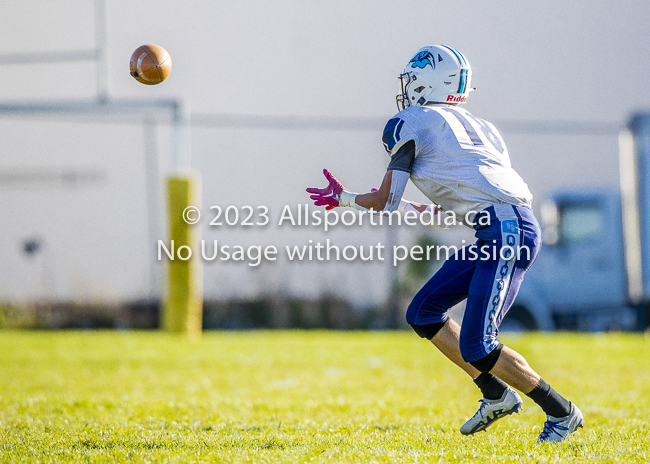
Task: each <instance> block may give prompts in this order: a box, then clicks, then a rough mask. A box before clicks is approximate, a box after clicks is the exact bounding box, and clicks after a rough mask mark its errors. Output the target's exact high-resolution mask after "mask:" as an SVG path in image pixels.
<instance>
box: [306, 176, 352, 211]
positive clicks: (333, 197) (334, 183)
mask: <svg viewBox="0 0 650 464" xmlns="http://www.w3.org/2000/svg"><path fill="white" fill-rule="evenodd" d="M323 175H324V176H325V179H327V182H328V184H327V187H325V188H322V189H319V188H313V187H310V188H308V189H307V192H308V193H311V194H313V195H311V196H310V197H309V198H311V199H312V200H314V205H316V206H325V209H333V208H336V207H337V206H339V198H340V197H341V192H342V191H343V190H345V188H344V187H343V184H341V183H340V182H339V181H338V180H337V178H336V177H334V176H333V175H332V173H331V172H329V171H328V170H327V169H323Z"/></svg>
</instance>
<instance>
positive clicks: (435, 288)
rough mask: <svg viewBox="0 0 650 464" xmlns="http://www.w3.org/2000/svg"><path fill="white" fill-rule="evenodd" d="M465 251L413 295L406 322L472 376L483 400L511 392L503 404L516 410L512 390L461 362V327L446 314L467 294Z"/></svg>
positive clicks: (470, 270)
mask: <svg viewBox="0 0 650 464" xmlns="http://www.w3.org/2000/svg"><path fill="white" fill-rule="evenodd" d="M467 248H468V247H466V249H465V253H463V252H462V250H460V251H459V252H458V253H456V254H455V255H454V256H452V257H450V258H449V259H448V260H447V261H445V263H444V265H443V266H442V268H440V270H439V271H438V272H437V273H436V274H435V275H434V276H433V277H432V278H431V279H430V280H429V281H428V282H427V283H426V284H425V285H424V287H422V289H421V290H420V291H419V292H418V293H417V295H415V297H414V298H413V301H412V302H411V304H410V305H409V308H408V311H407V313H406V320H407V322H408V323H409V324H411V326H412V327H413V329H414V330H415V331H416V333H417V334H418V335H420V336H421V337H422V338H426V339H428V340H430V341H431V343H433V345H434V346H435V347H436V348H438V349H439V350H440V351H441V352H442V353H443V354H444V355H445V356H446V357H447V358H449V359H450V360H451V361H452V362H454V363H455V364H456V365H458V366H459V367H460V368H461V369H463V370H464V371H465V372H466V373H467V374H468V375H469V376H470V377H472V379H473V380H474V383H476V385H477V386H478V387H479V389H480V390H481V393H482V394H483V398H484V400H487V401H491V400H498V399H500V398H502V397H503V396H504V392H506V390H510V391H511V392H512V393H511V394H510V395H508V401H509V402H512V403H513V404H508V405H506V406H508V408H507V409H508V410H511V409H513V408H514V409H517V408H515V406H516V405H517V404H519V405H520V404H521V400H520V399H519V400H518V401H514V402H513V401H512V400H513V399H517V398H518V395H517V394H516V393H515V392H514V391H512V390H511V389H508V386H507V385H506V384H505V383H503V382H502V381H501V380H499V379H498V378H497V377H495V376H493V375H491V374H488V373H486V374H482V373H481V372H480V371H478V370H477V369H476V368H474V367H473V366H472V365H471V364H469V363H468V362H466V361H465V360H463V358H462V356H461V352H460V347H459V340H460V326H459V325H458V324H457V323H456V322H455V321H453V320H451V319H450V318H449V317H448V315H447V311H448V310H449V309H450V308H451V307H453V306H454V305H456V304H458V303H460V302H461V301H463V300H464V299H465V298H466V297H467V294H468V291H469V285H470V283H471V280H472V276H473V274H474V269H475V266H476V260H472V259H470V257H471V255H470V253H468V252H467ZM463 257H465V259H462V258H463ZM513 394H514V395H513ZM515 397H516V398H515ZM486 404H487V403H486ZM497 409H498V406H497ZM488 412H489V411H488ZM497 418H498V417H497ZM490 423H491V422H490Z"/></svg>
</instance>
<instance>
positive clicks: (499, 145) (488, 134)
mask: <svg viewBox="0 0 650 464" xmlns="http://www.w3.org/2000/svg"><path fill="white" fill-rule="evenodd" d="M445 111H448V112H450V113H452V114H453V115H454V116H456V119H458V121H459V122H460V123H461V124H462V125H463V128H465V132H467V136H468V137H469V139H470V140H471V141H472V143H473V144H474V145H475V146H478V145H484V143H483V140H481V137H480V136H479V135H478V134H477V133H476V131H475V130H474V126H472V125H471V124H470V122H469V121H468V120H467V118H466V117H465V116H463V115H462V114H461V113H460V112H459V111H456V110H454V109H451V108H445ZM466 114H467V116H468V117H470V118H472V119H473V120H474V121H475V122H476V123H477V124H478V125H479V127H480V128H481V132H483V135H484V136H485V138H486V139H488V140H489V141H490V143H491V144H492V146H493V147H494V148H495V149H496V150H497V151H498V152H499V153H503V142H501V139H500V138H499V136H498V135H497V134H495V133H494V131H493V130H492V128H491V127H490V125H489V124H488V123H487V122H485V121H484V120H482V119H481V118H477V117H476V116H474V115H473V114H469V113H466Z"/></svg>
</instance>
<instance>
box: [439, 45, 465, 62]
mask: <svg viewBox="0 0 650 464" xmlns="http://www.w3.org/2000/svg"><path fill="white" fill-rule="evenodd" d="M440 46H441V47H445V48H447V49H449V50H450V51H451V52H452V53H453V54H454V55H456V58H457V59H458V63H460V65H461V67H464V66H467V60H466V59H465V57H464V56H463V54H462V53H461V52H459V51H458V50H456V49H455V48H451V47H450V46H449V45H440Z"/></svg>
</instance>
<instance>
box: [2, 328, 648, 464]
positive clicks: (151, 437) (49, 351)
mask: <svg viewBox="0 0 650 464" xmlns="http://www.w3.org/2000/svg"><path fill="white" fill-rule="evenodd" d="M502 340H503V341H504V342H505V343H506V344H508V345H510V346H511V347H513V348H515V349H517V350H519V351H520V352H521V353H522V354H524V355H525V356H526V357H527V358H528V360H529V361H530V363H531V364H532V365H533V366H534V367H535V368H536V369H537V370H538V371H539V372H540V373H541V374H542V375H543V377H544V378H545V379H546V380H547V381H548V382H549V383H551V385H553V386H554V387H555V388H556V389H557V390H559V391H560V392H562V393H564V394H565V395H566V396H568V397H569V398H570V399H572V400H574V401H575V402H576V403H577V404H578V405H579V406H580V407H581V408H582V411H583V412H584V413H585V427H584V429H583V430H581V431H579V432H577V433H576V434H574V435H572V437H571V438H570V439H569V440H568V441H567V442H566V443H563V444H560V445H548V444H547V445H537V444H535V440H536V437H537V434H538V433H539V431H540V428H541V425H542V423H543V421H544V415H543V413H542V412H541V410H540V409H539V407H537V406H536V405H535V404H534V403H532V402H531V401H530V400H529V399H528V398H524V410H523V411H522V414H521V415H520V416H511V417H508V418H506V419H503V420H502V421H500V422H498V423H497V424H495V425H494V426H493V427H492V428H491V429H489V430H488V431H487V433H480V434H478V435H477V436H474V437H464V436H462V435H461V434H460V433H459V431H458V428H459V427H460V426H461V425H462V423H463V422H464V421H465V420H466V419H467V418H468V417H470V416H471V415H472V414H473V413H474V412H475V410H476V407H477V406H478V403H477V400H478V399H479V397H480V394H479V391H478V389H477V388H476V387H475V386H474V384H473V383H472V382H471V380H470V379H469V378H467V377H466V376H465V374H463V373H462V372H461V371H460V370H459V369H458V368H456V367H455V366H453V365H452V364H451V363H450V362H449V361H447V360H446V359H444V358H443V357H442V355H440V354H439V353H438V352H436V351H435V350H434V349H433V347H432V346H430V345H429V344H428V342H425V341H422V340H420V339H418V338H417V336H415V335H414V334H412V333H410V332H393V333H391V332H299V331H296V332H227V333H223V332H217V333H206V334H205V335H204V337H203V339H202V340H201V341H200V342H189V341H186V340H183V339H180V338H178V337H174V336H170V335H165V334H160V333H156V332H145V333H142V332H141V333H137V332H14V331H5V332H2V331H0V460H2V461H3V462H30V461H40V462H61V461H92V462H97V461H105V462H113V461H135V462H160V461H163V462H193V461H201V462H205V461H215V462H304V461H314V462H373V461H375V462H391V463H392V462H593V461H603V462H648V461H650V339H648V338H644V337H643V336H642V335H625V334H610V335H572V334H553V335H542V334H533V335H522V336H516V335H514V334H513V335H510V336H507V335H506V336H503V337H502Z"/></svg>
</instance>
